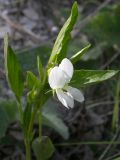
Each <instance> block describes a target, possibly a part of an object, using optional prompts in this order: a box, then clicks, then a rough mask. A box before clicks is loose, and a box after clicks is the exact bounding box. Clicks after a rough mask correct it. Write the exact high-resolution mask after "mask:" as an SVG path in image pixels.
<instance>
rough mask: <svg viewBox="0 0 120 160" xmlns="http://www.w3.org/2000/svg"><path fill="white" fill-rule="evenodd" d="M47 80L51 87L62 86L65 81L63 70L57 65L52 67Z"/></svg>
mask: <svg viewBox="0 0 120 160" xmlns="http://www.w3.org/2000/svg"><path fill="white" fill-rule="evenodd" d="M48 82H49V85H50V87H51V88H52V89H57V88H63V87H64V85H65V83H66V79H65V74H64V72H63V71H62V70H61V69H60V68H59V67H57V66H56V67H54V68H52V69H51V71H50V74H49V77H48Z"/></svg>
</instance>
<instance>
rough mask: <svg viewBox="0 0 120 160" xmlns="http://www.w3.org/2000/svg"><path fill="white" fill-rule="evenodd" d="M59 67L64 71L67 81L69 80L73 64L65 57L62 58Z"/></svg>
mask: <svg viewBox="0 0 120 160" xmlns="http://www.w3.org/2000/svg"><path fill="white" fill-rule="evenodd" d="M59 68H60V69H62V70H63V71H64V72H65V73H66V78H67V81H68V82H69V81H70V80H71V78H72V76H73V64H72V63H71V61H70V60H69V59H67V58H64V59H63V60H62V62H61V63H60V65H59Z"/></svg>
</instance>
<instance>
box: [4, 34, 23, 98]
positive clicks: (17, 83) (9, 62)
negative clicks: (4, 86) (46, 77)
mask: <svg viewBox="0 0 120 160" xmlns="http://www.w3.org/2000/svg"><path fill="white" fill-rule="evenodd" d="M4 56H5V71H6V76H7V79H8V82H9V85H10V87H11V89H12V91H13V92H14V94H15V96H16V98H17V100H18V101H20V97H21V96H22V94H23V88H24V78H23V73H22V69H21V66H20V64H19V62H18V59H17V57H16V55H15V53H14V51H13V50H12V48H11V47H10V46H9V45H8V36H7V35H6V36H5V39H4Z"/></svg>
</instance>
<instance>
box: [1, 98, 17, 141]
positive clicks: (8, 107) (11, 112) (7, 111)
mask: <svg viewBox="0 0 120 160" xmlns="http://www.w3.org/2000/svg"><path fill="white" fill-rule="evenodd" d="M16 106H17V104H16V103H15V101H10V100H9V101H6V100H1V101H0V139H1V138H2V137H4V136H5V133H6V130H7V128H8V126H9V124H10V123H12V122H14V121H15V120H16V119H18V117H19V116H18V111H17V107H16Z"/></svg>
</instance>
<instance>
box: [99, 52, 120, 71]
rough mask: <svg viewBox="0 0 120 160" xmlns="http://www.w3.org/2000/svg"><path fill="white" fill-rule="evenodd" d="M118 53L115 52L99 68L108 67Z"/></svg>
mask: <svg viewBox="0 0 120 160" xmlns="http://www.w3.org/2000/svg"><path fill="white" fill-rule="evenodd" d="M119 55H120V53H116V54H115V55H113V56H112V57H111V58H110V59H109V60H108V61H107V62H106V63H105V64H104V65H103V66H101V67H100V69H105V68H106V67H108V66H109V65H110V64H111V63H112V62H113V61H114V60H115V59H116V58H118V56H119Z"/></svg>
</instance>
